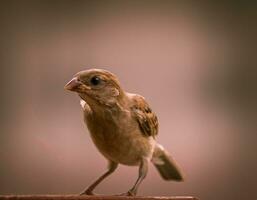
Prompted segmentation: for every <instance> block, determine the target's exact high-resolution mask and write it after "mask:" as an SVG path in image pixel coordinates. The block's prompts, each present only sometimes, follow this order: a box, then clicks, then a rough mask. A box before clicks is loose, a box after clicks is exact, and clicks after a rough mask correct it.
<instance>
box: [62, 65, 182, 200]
mask: <svg viewBox="0 0 257 200" xmlns="http://www.w3.org/2000/svg"><path fill="white" fill-rule="evenodd" d="M65 89H67V90H71V91H74V92H77V93H78V95H79V96H80V98H81V105H82V108H83V111H84V120H85V123H86V124H87V126H88V129H89V132H90V135H91V138H92V140H93V142H94V144H95V145H96V147H97V148H98V150H99V151H100V152H101V153H102V154H103V156H104V157H105V158H106V159H107V160H108V161H109V167H108V170H107V172H105V173H104V174H103V175H102V176H100V177H99V178H98V179H97V180H96V181H95V182H94V183H93V184H92V185H90V186H89V187H88V188H87V189H86V190H85V191H84V192H83V193H82V194H88V195H92V194H93V190H94V188H95V187H96V186H97V185H98V184H99V183H100V182H101V181H102V180H103V179H104V178H106V177H107V176H108V175H110V174H111V173H112V172H113V171H114V170H115V169H116V168H117V166H118V164H124V165H130V166H139V177H138V179H137V181H136V183H135V184H134V186H133V187H132V188H131V189H130V190H129V191H128V192H127V193H125V195H136V193H137V189H138V186H139V185H140V183H141V182H142V180H143V179H144V178H145V176H146V174H147V169H148V163H149V162H150V161H152V163H153V164H154V165H155V166H156V168H157V169H158V171H159V173H160V175H161V176H162V177H163V178H164V179H165V180H175V181H182V180H183V176H182V174H181V171H180V170H179V168H178V167H177V165H176V163H175V162H174V160H173V159H172V158H171V156H170V155H169V154H168V152H166V151H165V150H164V148H163V147H162V146H161V145H159V144H157V143H156V141H155V137H156V135H157V134H158V120H157V116H156V115H155V113H154V112H153V111H152V109H151V108H150V106H149V105H148V103H147V102H146V101H145V99H144V97H142V96H140V95H137V94H131V93H127V92H125V91H124V90H123V89H122V88H121V86H120V83H119V81H118V79H117V78H116V76H115V75H114V74H112V73H110V72H108V71H106V70H101V69H90V70H85V71H81V72H79V73H77V74H76V75H75V76H74V77H73V79H72V80H71V81H70V82H69V83H67V84H66V86H65Z"/></svg>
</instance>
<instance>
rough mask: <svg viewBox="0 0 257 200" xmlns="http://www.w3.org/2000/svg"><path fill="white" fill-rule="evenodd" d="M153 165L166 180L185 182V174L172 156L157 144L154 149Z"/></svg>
mask: <svg viewBox="0 0 257 200" xmlns="http://www.w3.org/2000/svg"><path fill="white" fill-rule="evenodd" d="M152 163H153V164H154V165H155V167H156V168H157V170H158V171H159V173H160V175H161V176H162V178H163V179H165V180H173V181H184V177H183V174H182V172H181V170H180V169H179V167H178V166H177V164H176V163H175V161H174V160H173V159H172V157H171V155H169V153H168V152H167V151H165V149H164V148H163V147H162V146H161V145H159V144H157V145H156V146H155V149H154V153H153V158H152Z"/></svg>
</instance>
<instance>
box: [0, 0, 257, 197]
mask: <svg viewBox="0 0 257 200" xmlns="http://www.w3.org/2000/svg"><path fill="white" fill-rule="evenodd" d="M249 2H250V1H249ZM256 27H257V26H256V5H255V4H253V3H248V4H247V3H233V4H207V3H200V1H197V2H196V1H187V3H185V2H184V3H182V1H161V0H160V1H143V0H140V1H1V8H0V28H1V36H0V43H1V45H0V46H1V47H0V52H1V54H0V55H1V59H0V66H1V104H0V109H1V112H0V113H1V114H0V119H1V120H0V125H1V129H0V131H1V133H0V134H1V135H0V162H1V163H0V194H44V193H48V194H71V193H72V194H76V193H79V192H80V191H82V190H83V189H84V187H85V186H87V185H88V184H89V183H90V182H92V180H93V179H95V178H96V177H97V176H98V175H99V174H100V173H102V172H103V171H104V169H105V165H106V161H105V160H104V158H103V157H102V156H101V155H100V154H99V153H98V152H97V150H96V148H95V147H94V145H93V144H92V142H91V140H90V137H89V135H88V131H87V129H86V127H85V125H84V124H83V122H82V112H81V108H80V106H79V98H78V97H77V96H76V95H75V94H72V93H68V92H66V91H64V90H63V86H64V84H65V83H66V82H67V81H68V80H69V79H70V78H71V77H72V75H73V74H74V73H76V72H77V71H79V70H82V69H88V68H92V67H98V68H104V69H107V70H110V71H112V72H113V73H115V74H116V75H117V76H118V77H119V79H120V82H121V83H122V85H123V88H124V89H126V90H127V91H130V92H135V93H139V94H142V95H144V96H145V97H146V99H147V100H148V102H149V103H150V105H151V106H152V108H153V110H154V111H155V112H156V113H157V115H158V117H159V121H160V132H159V136H158V141H159V142H160V143H161V144H163V145H164V146H165V147H166V148H167V149H168V150H169V151H170V152H171V153H172V155H173V156H174V158H175V159H176V160H177V162H178V163H179V164H180V166H181V167H182V168H183V170H184V171H185V173H186V182H185V183H174V182H165V181H163V180H162V179H161V178H160V177H159V175H158V173H157V171H156V170H155V169H154V168H153V166H151V167H150V171H149V174H148V177H147V179H146V180H145V181H144V183H143V185H142V186H141V188H140V192H139V195H194V196H197V197H200V198H201V199H208V200H216V199H219V200H222V199H224V200H225V199H226V200H227V199H234V200H235V199H238V200H239V199H256V198H257V192H256V188H257V173H256V169H257V156H256V152H257V144H256V139H257V136H256V131H257V128H256V122H257V120H256V113H257V112H256V102H257V98H256V85H257V81H256V80H257V78H256V60H255V59H256V45H255V43H256ZM136 176H137V168H132V167H126V166H120V168H119V169H118V170H117V172H116V173H114V174H113V175H112V176H111V177H110V178H108V179H107V180H106V181H105V182H104V183H103V184H101V186H99V188H98V189H97V191H98V192H99V193H107V194H113V193H119V192H124V191H126V190H127V189H128V188H129V187H130V186H131V185H132V184H133V183H134V181H135V179H136Z"/></svg>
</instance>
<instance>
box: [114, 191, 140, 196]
mask: <svg viewBox="0 0 257 200" xmlns="http://www.w3.org/2000/svg"><path fill="white" fill-rule="evenodd" d="M117 196H136V192H135V191H132V190H129V191H127V192H125V193H121V194H118V195H117Z"/></svg>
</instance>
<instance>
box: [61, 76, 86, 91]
mask: <svg viewBox="0 0 257 200" xmlns="http://www.w3.org/2000/svg"><path fill="white" fill-rule="evenodd" d="M64 89H65V90H70V91H74V92H84V90H88V89H90V88H89V87H87V86H86V85H85V84H83V83H82V82H81V81H80V80H79V79H78V78H77V77H74V78H73V79H71V80H70V81H69V82H68V83H67V84H66V85H65V86H64Z"/></svg>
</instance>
